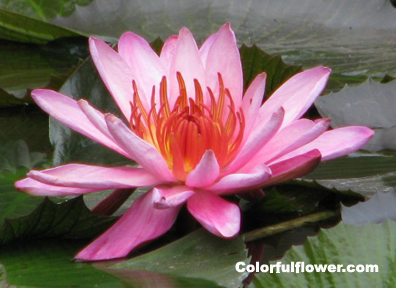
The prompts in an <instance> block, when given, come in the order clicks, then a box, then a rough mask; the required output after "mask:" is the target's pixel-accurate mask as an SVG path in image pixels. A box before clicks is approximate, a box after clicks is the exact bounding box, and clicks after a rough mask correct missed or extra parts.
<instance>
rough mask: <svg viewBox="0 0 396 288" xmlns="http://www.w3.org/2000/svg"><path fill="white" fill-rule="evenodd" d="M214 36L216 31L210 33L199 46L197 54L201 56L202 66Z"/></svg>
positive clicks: (204, 63)
mask: <svg viewBox="0 0 396 288" xmlns="http://www.w3.org/2000/svg"><path fill="white" fill-rule="evenodd" d="M216 37H217V33H214V34H212V35H210V36H209V37H208V38H206V40H205V41H204V43H203V44H202V46H201V48H199V56H200V57H201V60H202V63H203V65H204V67H205V65H206V60H207V59H208V55H209V51H210V47H212V44H213V41H214V40H215V39H216Z"/></svg>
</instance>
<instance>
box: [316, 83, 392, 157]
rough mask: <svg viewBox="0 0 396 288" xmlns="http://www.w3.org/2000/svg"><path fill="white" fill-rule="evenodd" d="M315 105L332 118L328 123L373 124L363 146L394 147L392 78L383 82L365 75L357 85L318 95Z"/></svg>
mask: <svg viewBox="0 0 396 288" xmlns="http://www.w3.org/2000/svg"><path fill="white" fill-rule="evenodd" d="M315 106H316V108H317V109H318V111H319V113H320V114H321V115H322V116H324V117H328V118H330V119H331V120H332V123H331V125H332V127H339V126H346V125H364V126H369V127H372V128H374V130H375V135H374V138H373V139H372V140H371V141H370V142H369V143H368V144H367V145H366V146H365V147H364V149H366V150H370V151H379V150H383V149H394V150H395V149H396V109H395V107H396V82H395V81H392V82H388V83H386V84H382V83H378V82H375V81H373V80H371V79H368V80H367V81H366V82H364V83H363V84H361V85H359V86H354V87H350V86H346V87H345V88H344V89H342V90H341V91H339V92H337V93H330V94H328V95H326V96H323V97H320V98H319V99H318V100H317V101H316V102H315Z"/></svg>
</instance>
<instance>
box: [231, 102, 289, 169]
mask: <svg viewBox="0 0 396 288" xmlns="http://www.w3.org/2000/svg"><path fill="white" fill-rule="evenodd" d="M283 117H284V110H283V108H282V107H281V108H280V109H279V110H278V111H277V112H275V113H274V114H273V115H272V117H271V118H269V119H268V120H267V122H263V123H259V125H258V126H257V128H256V129H255V130H254V131H252V133H251V135H249V138H248V139H247V141H246V143H245V145H244V146H243V148H242V150H241V151H240V152H239V154H238V155H237V157H236V158H235V159H234V161H233V162H232V163H231V164H230V166H229V168H228V169H227V171H226V173H227V174H230V173H234V172H235V171H238V170H239V169H240V168H242V167H244V166H246V165H249V167H254V166H257V164H258V163H256V162H257V160H256V157H255V154H256V153H257V152H258V151H260V149H261V148H262V147H263V146H264V145H265V144H266V143H267V142H268V141H270V140H271V138H272V137H273V136H274V135H276V132H277V131H278V129H279V128H280V127H281V125H282V120H283ZM253 162H254V163H255V164H254V165H250V164H251V163H253ZM262 163H264V162H262Z"/></svg>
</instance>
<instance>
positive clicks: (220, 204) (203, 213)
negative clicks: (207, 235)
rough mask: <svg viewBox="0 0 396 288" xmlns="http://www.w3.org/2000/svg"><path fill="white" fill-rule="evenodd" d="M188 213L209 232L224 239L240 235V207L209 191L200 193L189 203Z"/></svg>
mask: <svg viewBox="0 0 396 288" xmlns="http://www.w3.org/2000/svg"><path fill="white" fill-rule="evenodd" d="M187 208H188V211H190V213H191V214H192V215H193V216H194V218H195V219H197V220H198V222H199V223H201V225H202V226H203V227H205V229H207V230H208V231H209V232H211V233H213V234H215V235H217V236H220V237H224V238H230V237H234V236H235V235H236V234H238V232H239V229H240V223H241V212H240V210H239V207H238V205H236V204H235V203H231V202H228V201H226V200H224V199H223V198H221V197H220V196H218V195H216V194H214V193H212V192H209V191H198V192H197V193H196V194H194V196H192V197H191V198H190V199H188V201H187Z"/></svg>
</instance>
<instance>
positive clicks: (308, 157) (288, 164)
mask: <svg viewBox="0 0 396 288" xmlns="http://www.w3.org/2000/svg"><path fill="white" fill-rule="evenodd" d="M320 160H321V155H320V152H319V151H318V150H311V151H308V152H306V153H305V154H302V155H298V156H295V157H293V158H290V159H287V160H284V161H281V162H278V163H275V164H273V165H270V168H271V171H272V177H271V178H270V179H269V180H268V181H267V182H266V183H264V185H263V186H270V185H274V184H277V183H281V182H284V181H288V180H291V179H294V178H298V177H302V176H304V175H306V174H308V173H310V172H312V171H313V170H314V169H315V168H316V167H317V166H318V165H319V163H320Z"/></svg>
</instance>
